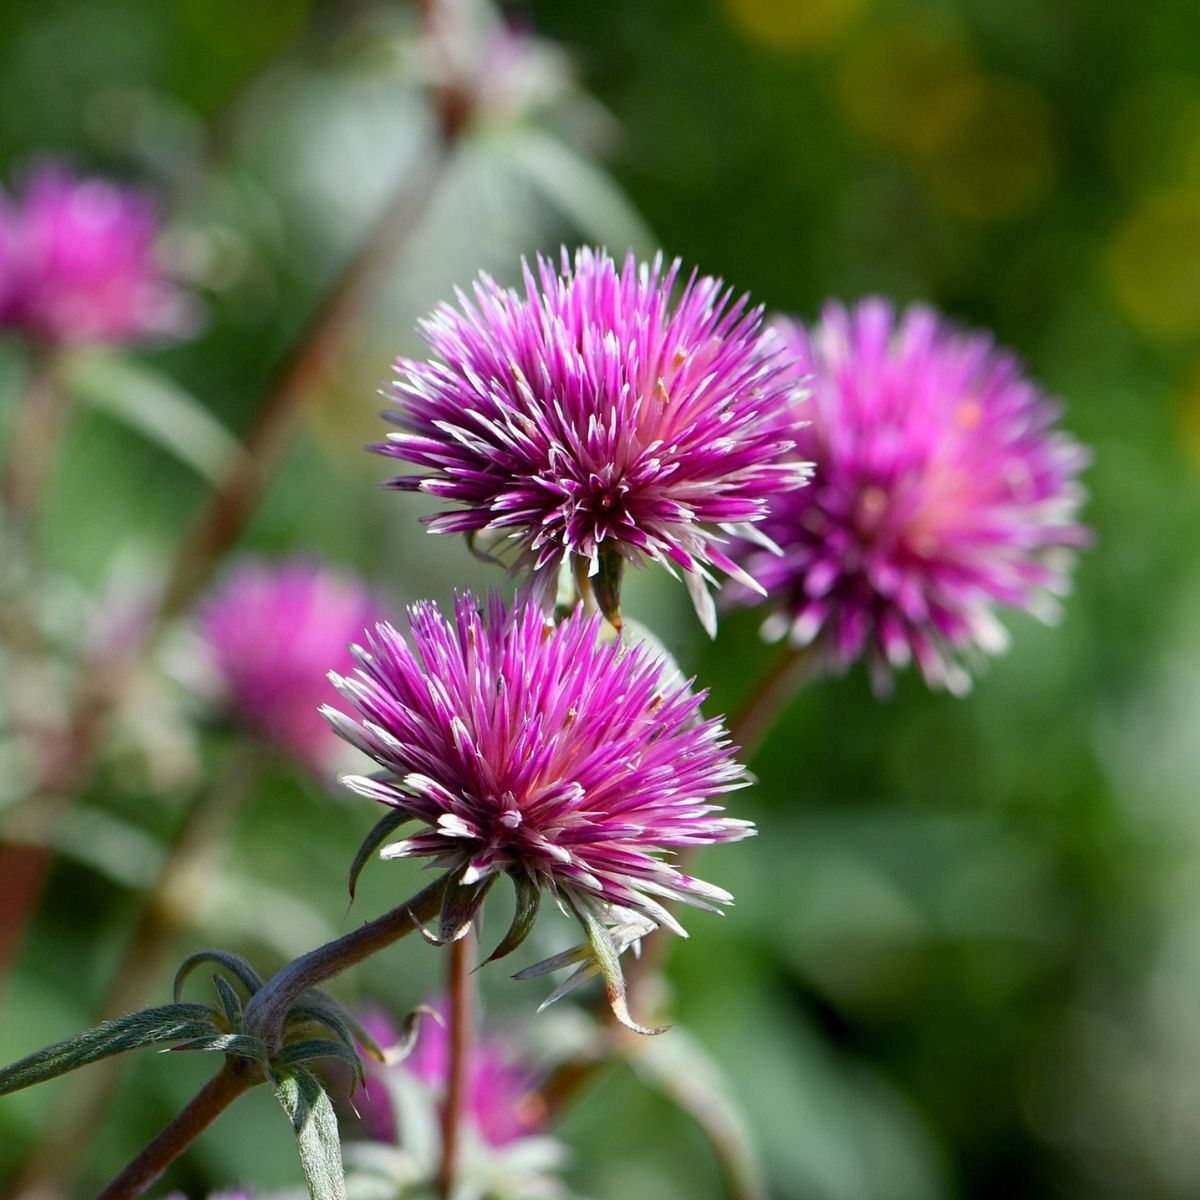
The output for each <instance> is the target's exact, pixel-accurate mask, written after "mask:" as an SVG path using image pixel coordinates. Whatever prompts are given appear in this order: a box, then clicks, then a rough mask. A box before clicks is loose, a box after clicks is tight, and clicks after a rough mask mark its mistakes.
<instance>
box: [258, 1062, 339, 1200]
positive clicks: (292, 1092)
mask: <svg viewBox="0 0 1200 1200" xmlns="http://www.w3.org/2000/svg"><path fill="white" fill-rule="evenodd" d="M272 1081H273V1083H274V1084H275V1097H276V1099H277V1100H278V1101H279V1103H280V1105H281V1106H282V1108H283V1111H284V1112H285V1113H287V1115H288V1120H290V1121H291V1123H292V1129H293V1131H294V1132H295V1134H296V1146H297V1149H298V1150H299V1151H300V1166H301V1168H302V1170H303V1171H304V1181H305V1183H307V1184H308V1194H309V1196H310V1197H311V1198H312V1200H346V1177H345V1175H344V1174H343V1172H342V1146H341V1142H340V1141H339V1140H338V1127H337V1117H335V1116H334V1112H333V1104H332V1103H331V1102H330V1099H329V1096H328V1095H327V1094H326V1092H325V1089H324V1088H323V1087H322V1086H321V1084H320V1082H319V1081H318V1079H317V1077H316V1076H315V1075H313V1073H312V1072H311V1071H306V1070H305V1069H304V1068H303V1067H292V1068H291V1069H290V1070H288V1071H279V1072H276V1073H275V1074H274V1075H273V1076H272Z"/></svg>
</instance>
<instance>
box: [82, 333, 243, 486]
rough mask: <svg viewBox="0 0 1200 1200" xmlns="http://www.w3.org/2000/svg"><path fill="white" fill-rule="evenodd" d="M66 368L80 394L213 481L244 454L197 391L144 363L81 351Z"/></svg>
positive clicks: (223, 474) (203, 476) (220, 476)
mask: <svg viewBox="0 0 1200 1200" xmlns="http://www.w3.org/2000/svg"><path fill="white" fill-rule="evenodd" d="M63 371H64V376H65V380H66V384H67V387H68V388H69V389H70V390H71V392H72V393H73V394H74V395H76V396H78V397H79V398H80V399H81V400H83V401H86V402H87V403H88V404H90V405H91V406H92V407H93V408H96V409H99V410H100V411H101V412H104V413H107V414H108V415H109V416H110V417H113V418H114V419H116V420H118V421H120V422H122V423H123V424H124V425H127V426H128V427H129V428H130V429H133V430H135V431H136V432H137V433H139V434H141V435H142V437H144V438H146V439H147V440H148V441H151V442H154V443H155V444H156V445H158V446H160V447H162V449H164V450H166V451H167V452H168V453H170V454H173V455H174V456H175V457H176V458H177V459H179V461H180V462H182V463H185V464H186V465H187V466H189V467H191V468H192V470H193V471H195V472H196V474H197V475H199V476H201V477H202V478H203V479H205V480H207V481H208V482H209V483H211V484H214V485H215V484H217V483H219V482H220V481H221V480H222V479H223V478H224V477H225V475H226V474H227V473H228V471H229V468H230V467H231V466H232V464H233V463H234V462H235V461H236V459H237V458H238V456H239V455H240V454H242V453H243V450H242V447H241V445H240V444H239V443H238V440H237V439H236V438H235V437H234V436H233V435H232V434H231V433H230V432H229V431H228V430H227V429H226V428H225V427H224V426H223V425H222V424H221V423H220V422H219V421H218V420H217V419H216V418H215V417H214V416H213V415H212V414H211V413H210V412H209V411H208V410H207V409H206V408H205V407H204V406H203V405H202V404H201V403H200V401H199V400H197V399H196V397H195V396H193V395H191V394H190V393H189V392H187V391H186V390H185V389H184V388H182V387H180V386H179V384H177V383H176V382H175V381H174V380H172V379H169V378H168V377H167V376H166V375H162V374H160V373H159V372H158V371H155V370H153V369H151V368H150V367H147V366H146V365H145V364H143V363H138V362H134V361H133V360H131V359H126V358H122V357H119V356H118V355H115V354H112V353H106V352H103V351H99V350H77V351H74V352H73V353H72V354H71V355H70V356H69V357H68V358H67V359H66V361H65V363H64V367H63Z"/></svg>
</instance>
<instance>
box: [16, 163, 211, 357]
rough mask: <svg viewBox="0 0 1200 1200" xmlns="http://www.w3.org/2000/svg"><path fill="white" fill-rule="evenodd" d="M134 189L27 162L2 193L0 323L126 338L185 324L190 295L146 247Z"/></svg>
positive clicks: (145, 225) (189, 318) (75, 336)
mask: <svg viewBox="0 0 1200 1200" xmlns="http://www.w3.org/2000/svg"><path fill="white" fill-rule="evenodd" d="M158 228H159V221H158V217H157V215H156V213H155V210H154V206H153V205H152V204H151V203H150V201H149V200H148V199H147V198H146V197H145V196H143V195H142V194H140V193H138V192H135V191H132V190H130V189H127V188H122V187H119V186H118V185H117V184H115V183H111V182H109V181H108V180H104V179H81V178H76V177H75V176H73V175H72V174H71V173H70V172H68V171H67V170H66V169H65V168H63V167H60V166H54V165H42V166H39V167H36V168H34V169H33V170H32V171H31V172H30V174H29V177H28V179H27V180H26V183H25V187H24V190H23V194H22V195H21V197H20V198H19V199H8V198H4V197H0V326H7V327H9V328H13V329H18V330H20V331H21V332H23V333H25V334H27V335H29V336H31V337H35V338H38V339H40V340H42V341H47V342H107V343H119V342H131V341H137V340H140V339H143V338H156V337H164V336H173V335H179V334H182V333H186V332H187V331H188V330H189V328H190V327H191V326H192V325H193V323H194V318H195V311H194V308H193V305H192V302H191V301H190V299H189V298H188V297H187V296H186V295H185V294H184V293H183V292H181V291H179V290H178V289H177V288H176V287H174V286H173V285H172V284H171V283H170V282H169V281H168V280H167V278H166V276H165V275H164V273H163V271H162V269H161V268H160V266H159V265H158V263H157V262H156V260H155V256H154V241H155V238H156V237H157V234H158Z"/></svg>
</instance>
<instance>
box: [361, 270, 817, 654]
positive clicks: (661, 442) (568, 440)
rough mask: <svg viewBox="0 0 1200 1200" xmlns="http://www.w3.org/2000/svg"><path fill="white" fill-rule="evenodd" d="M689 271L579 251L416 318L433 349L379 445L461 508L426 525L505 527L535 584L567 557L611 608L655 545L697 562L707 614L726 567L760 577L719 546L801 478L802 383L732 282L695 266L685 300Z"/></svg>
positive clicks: (496, 531) (698, 590)
mask: <svg viewBox="0 0 1200 1200" xmlns="http://www.w3.org/2000/svg"><path fill="white" fill-rule="evenodd" d="M679 271H680V263H679V261H678V260H676V261H675V262H674V263H672V264H671V265H670V266H669V267H667V268H666V269H665V270H664V268H663V264H662V260H661V257H660V258H657V259H655V261H654V263H653V264H651V265H646V264H639V263H638V262H637V261H636V260H635V259H634V257H633V256H632V254H631V255H630V256H629V257H627V258H626V260H625V263H624V266H623V267H620V268H618V267H617V265H616V264H615V263H614V261H613V260H612V259H611V258H609V256H608V255H607V254H606V253H604V252H603V251H592V250H588V249H583V250H579V251H578V252H577V253H576V255H575V257H574V261H573V262H572V260H571V259H570V257H569V256H568V254H567V252H566V251H565V250H564V251H563V254H562V261H561V264H560V266H559V269H558V270H557V271H556V270H555V268H554V265H553V263H552V262H551V261H550V260H548V259H545V258H541V257H539V258H538V260H537V264H536V272H535V271H534V270H531V269H530V268H529V266H528V265H526V266H525V270H524V285H525V286H524V294H523V295H522V294H520V293H518V292H516V291H512V290H508V289H504V288H501V287H499V286H497V284H496V283H494V282H493V281H492V280H491V279H490V278H489V277H488V276H486V275H484V276H481V278H480V280H479V281H478V282H477V283H476V285H475V289H474V301H472V300H470V299H468V298H467V297H466V296H465V295H463V294H462V293H459V294H458V301H459V308H458V309H455V308H452V307H450V306H448V305H443V306H442V307H440V308H438V309H437V310H436V311H435V312H434V314H433V315H432V316H431V317H430V318H429V319H428V320H426V321H424V322H423V323H422V326H421V331H422V333H423V335H424V337H425V339H426V341H427V342H428V343H429V345H430V347H431V348H432V350H433V351H434V354H435V355H436V358H435V359H434V360H433V361H428V362H418V361H414V360H411V359H400V360H399V361H398V362H397V364H396V368H397V376H396V379H395V380H394V382H393V384H392V387H391V389H390V396H391V398H392V399H393V400H394V401H395V402H396V404H397V408H396V410H395V411H394V412H391V413H389V414H387V415H388V417H389V419H390V420H392V421H393V422H395V424H397V425H399V426H400V429H401V432H399V433H393V434H391V435H390V436H389V437H388V439H387V441H386V442H383V443H380V444H378V445H376V446H374V447H372V448H373V449H375V450H377V451H378V452H379V453H381V454H385V455H388V456H390V457H393V458H399V459H403V460H405V461H407V462H410V463H413V464H415V465H416V466H418V467H421V468H423V469H424V471H425V473H424V474H417V475H401V476H398V477H396V478H394V479H392V480H390V481H389V486H391V487H394V488H399V489H401V490H408V491H422V492H426V493H428V494H429V495H431V496H435V497H437V498H438V499H439V500H443V501H446V502H447V503H449V504H450V505H453V506H454V507H453V508H451V509H449V510H447V511H445V512H442V513H440V514H438V515H437V516H435V517H433V518H432V519H430V520H429V528H430V529H431V530H432V531H434V532H437V533H465V534H468V535H478V534H479V533H481V532H482V533H486V534H489V535H495V536H496V537H499V538H506V539H509V540H511V541H512V542H513V543H514V545H515V547H516V553H517V558H516V563H515V564H514V565H515V566H516V567H517V568H519V569H528V570H530V571H531V572H532V580H533V593H534V596H535V598H536V599H538V600H539V601H540V602H543V603H548V602H549V601H550V600H551V599H552V598H553V595H554V592H555V588H556V585H557V579H558V573H559V568H560V567H561V565H562V564H563V563H564V561H572V562H574V563H575V564H576V565H577V567H578V568H579V570H580V571H581V573H582V574H583V575H584V576H586V577H589V578H592V579H597V578H600V581H601V585H602V586H601V588H600V592H602V593H603V594H602V595H601V602H602V604H603V605H604V607H605V609H606V611H607V612H608V613H609V614H610V615H616V612H617V609H616V603H617V601H618V600H619V581H620V569H621V567H622V566H623V565H624V564H625V563H626V562H640V561H643V560H646V559H649V560H653V561H656V562H661V563H664V564H666V565H668V566H674V567H679V568H680V569H682V570H683V571H684V572H685V573H686V575H687V578H688V582H689V587H690V590H691V592H692V595H693V599H694V600H695V603H696V606H697V611H698V612H699V613H700V615H701V618H702V620H703V621H704V623H705V625H706V627H707V628H708V629H709V630H710V632H711V631H712V630H713V628H714V623H715V612H714V609H713V606H712V602H711V599H710V597H709V594H708V591H707V587H706V582H709V581H711V580H712V578H713V576H712V569H713V568H719V569H720V570H722V571H727V572H730V573H732V574H733V575H734V576H735V577H737V578H739V579H742V580H743V582H745V583H746V584H747V585H749V586H752V585H753V581H752V580H750V579H749V578H748V577H747V576H745V574H744V573H743V572H742V571H741V570H740V568H739V567H738V566H737V565H736V564H734V563H733V562H732V561H731V560H730V559H729V558H728V557H727V555H726V554H725V552H724V550H723V549H722V546H723V544H724V542H725V541H726V540H727V538H726V535H727V534H728V531H729V529H730V528H731V527H735V528H736V527H745V526H747V525H750V524H753V523H754V522H756V521H759V520H761V519H762V518H763V516H764V515H765V512H766V497H768V496H769V495H771V494H772V493H775V492H778V491H780V490H783V489H787V488H790V487H793V486H795V485H796V484H797V483H798V482H799V481H800V480H801V479H802V478H803V476H804V467H803V466H802V465H801V464H799V463H798V462H796V461H795V456H794V455H793V453H792V450H793V442H794V432H795V431H794V425H795V418H794V416H793V415H792V412H793V406H792V401H793V399H794V396H795V392H796V390H797V388H798V386H799V384H798V378H797V376H796V375H795V373H794V372H793V371H792V370H791V363H790V361H789V359H788V358H787V356H786V355H784V354H782V353H781V350H780V346H779V345H778V343H777V341H776V339H775V338H774V337H773V336H772V335H771V334H769V333H763V332H762V330H761V328H760V322H761V311H760V310H758V309H751V308H750V307H749V304H748V301H747V299H746V297H742V298H741V299H736V300H735V299H733V295H732V292H731V291H729V290H727V289H725V287H724V285H723V284H722V283H721V281H720V280H718V279H713V278H710V277H707V276H705V277H698V276H696V275H695V274H693V275H692V276H691V277H690V278H689V279H688V281H687V283H686V284H685V286H684V287H683V289H682V292H681V294H680V296H679V300H678V302H677V303H676V304H675V306H674V307H673V308H672V306H671V302H670V295H671V290H672V287H673V286H674V284H675V282H676V279H677V277H678V275H679ZM601 577H602V578H601ZM598 594H599V593H598Z"/></svg>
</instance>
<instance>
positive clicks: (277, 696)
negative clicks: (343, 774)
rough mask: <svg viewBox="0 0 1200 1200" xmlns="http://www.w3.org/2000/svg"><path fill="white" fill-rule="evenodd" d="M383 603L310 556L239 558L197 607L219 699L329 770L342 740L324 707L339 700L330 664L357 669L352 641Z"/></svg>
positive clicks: (258, 729)
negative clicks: (333, 730)
mask: <svg viewBox="0 0 1200 1200" xmlns="http://www.w3.org/2000/svg"><path fill="white" fill-rule="evenodd" d="M379 615H380V607H379V605H378V604H377V603H376V601H375V600H374V598H373V597H372V596H371V594H370V592H369V591H368V590H367V588H366V587H365V586H364V584H363V583H362V582H361V581H359V580H358V579H356V578H354V577H353V576H351V575H348V574H346V573H343V572H341V571H335V570H333V569H332V568H330V567H326V566H322V565H320V564H318V563H316V562H313V561H311V560H308V559H293V560H290V561H286V562H282V563H274V562H270V561H267V560H265V559H248V560H246V561H244V562H242V563H240V564H238V565H237V566H236V567H235V568H234V569H233V570H232V571H231V572H230V573H229V574H228V576H227V577H226V578H225V579H224V580H223V581H222V583H221V584H220V585H219V586H218V588H217V590H216V591H215V592H214V593H213V594H212V595H211V596H209V597H208V599H207V600H205V601H204V602H203V603H202V604H201V606H200V610H199V613H198V626H199V632H200V635H201V637H202V639H203V641H204V643H205V646H206V649H207V657H208V659H209V665H210V666H211V668H213V670H214V673H215V676H216V691H217V693H218V699H219V703H220V704H221V705H222V706H223V707H224V708H225V710H226V711H227V712H228V713H229V715H230V716H232V717H233V718H234V719H235V720H237V721H238V722H240V723H242V724H244V725H245V726H247V727H248V728H249V729H251V730H252V731H253V732H254V733H255V734H257V735H258V736H259V737H262V738H264V739H265V740H267V741H268V742H270V743H272V744H274V745H275V746H276V747H278V748H279V749H281V750H283V751H284V752H285V753H287V754H290V755H293V756H295V757H296V758H298V759H299V760H300V761H301V762H302V763H304V764H305V765H306V766H308V767H309V768H310V769H312V770H313V771H315V772H317V773H318V774H320V775H329V774H331V773H332V772H333V771H334V770H335V769H336V761H337V758H338V756H339V750H340V745H341V744H340V743H339V742H338V740H337V738H335V737H334V736H333V735H332V734H331V732H330V730H329V726H328V724H327V723H326V722H325V721H324V720H323V719H322V717H321V714H320V706H321V705H322V704H323V703H325V702H327V701H329V700H331V699H336V693H334V691H333V689H332V687H331V686H330V684H329V681H328V679H327V678H326V672H327V671H328V670H329V664H330V663H335V664H338V665H342V666H343V667H344V669H348V668H349V666H350V664H351V661H352V660H351V658H350V651H349V645H350V643H351V642H353V641H354V640H355V639H356V638H357V637H359V636H360V634H361V633H362V629H363V626H364V625H365V624H369V623H370V622H372V621H374V620H376V619H378V617H379Z"/></svg>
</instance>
